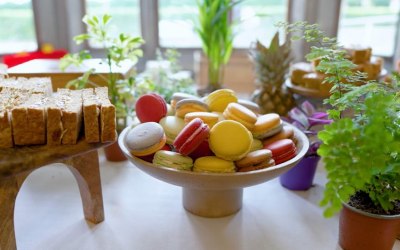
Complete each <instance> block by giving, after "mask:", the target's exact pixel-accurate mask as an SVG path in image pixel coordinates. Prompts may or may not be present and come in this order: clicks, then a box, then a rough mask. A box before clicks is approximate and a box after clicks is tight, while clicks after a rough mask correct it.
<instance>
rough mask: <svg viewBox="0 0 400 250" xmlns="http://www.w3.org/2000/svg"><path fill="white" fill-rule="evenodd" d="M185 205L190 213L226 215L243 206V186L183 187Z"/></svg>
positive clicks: (205, 215) (207, 215)
mask: <svg viewBox="0 0 400 250" xmlns="http://www.w3.org/2000/svg"><path fill="white" fill-rule="evenodd" d="M182 196H183V197H182V202H183V207H184V208H185V209H186V210H187V211H188V212H190V213H192V214H195V215H198V216H202V217H210V218H218V217H224V216H228V215H232V214H234V213H236V212H238V211H239V210H240V209H241V208H242V200H243V199H242V198H243V188H238V189H227V190H224V189H222V190H212V189H201V190H200V189H192V188H182Z"/></svg>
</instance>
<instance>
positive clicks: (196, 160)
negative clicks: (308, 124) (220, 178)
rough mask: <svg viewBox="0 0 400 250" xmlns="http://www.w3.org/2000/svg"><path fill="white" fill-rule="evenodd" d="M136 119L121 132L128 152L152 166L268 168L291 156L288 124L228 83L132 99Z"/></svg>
mask: <svg viewBox="0 0 400 250" xmlns="http://www.w3.org/2000/svg"><path fill="white" fill-rule="evenodd" d="M135 108H136V116H137V118H138V120H139V121H140V123H139V124H136V125H133V126H132V128H131V129H130V130H129V131H128V133H127V134H126V137H125V145H126V146H127V148H128V149H129V151H130V153H131V154H132V155H134V156H136V157H139V158H141V159H143V160H145V161H148V162H151V163H153V164H154V165H156V166H162V167H169V168H174V169H177V170H186V171H195V172H211V173H232V172H247V171H254V170H259V169H264V168H268V167H271V166H274V165H277V164H280V163H283V162H285V161H288V160H290V159H292V158H293V157H295V156H296V141H295V137H294V131H293V129H292V127H291V126H288V125H284V124H283V122H282V120H281V118H280V116H279V115H278V114H275V113H270V114H259V107H258V106H257V104H255V103H253V102H251V101H247V100H241V99H238V97H237V96H236V94H235V92H234V91H232V90H230V89H219V90H216V91H214V92H212V93H210V94H209V95H207V96H205V97H203V98H199V97H196V96H193V95H189V94H184V93H175V94H174V95H173V96H172V99H171V102H170V103H166V101H165V100H164V99H163V98H162V97H161V96H160V95H158V94H155V93H151V94H145V95H142V96H141V97H139V98H138V100H137V101H136V107H135Z"/></svg>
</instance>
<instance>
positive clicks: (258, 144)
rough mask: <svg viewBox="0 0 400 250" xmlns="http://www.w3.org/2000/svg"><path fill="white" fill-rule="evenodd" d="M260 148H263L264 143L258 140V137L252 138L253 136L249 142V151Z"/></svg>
mask: <svg viewBox="0 0 400 250" xmlns="http://www.w3.org/2000/svg"><path fill="white" fill-rule="evenodd" d="M262 148H264V145H263V143H262V141H261V140H259V139H254V138H253V143H252V144H251V148H250V152H252V151H256V150H259V149H262Z"/></svg>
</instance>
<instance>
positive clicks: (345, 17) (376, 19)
mask: <svg viewBox="0 0 400 250" xmlns="http://www.w3.org/2000/svg"><path fill="white" fill-rule="evenodd" d="M399 9H400V1H399V0H344V1H343V3H342V8H341V19H340V23H339V33H338V39H339V42H340V43H341V44H343V45H344V46H368V47H371V48H372V53H373V54H375V55H380V56H393V53H394V43H395V36H396V26H397V21H398V12H399Z"/></svg>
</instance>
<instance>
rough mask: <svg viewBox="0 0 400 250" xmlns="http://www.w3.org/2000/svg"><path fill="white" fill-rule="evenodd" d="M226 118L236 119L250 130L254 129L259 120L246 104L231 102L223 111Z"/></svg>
mask: <svg viewBox="0 0 400 250" xmlns="http://www.w3.org/2000/svg"><path fill="white" fill-rule="evenodd" d="M223 115H224V117H225V119H227V120H234V121H237V122H240V123H241V124H243V125H244V126H245V127H246V128H247V129H248V130H250V131H251V130H252V129H253V128H254V125H255V123H256V121H257V116H256V114H254V112H253V111H251V110H250V109H248V108H246V107H245V106H243V105H241V104H239V103H235V102H231V103H229V104H228V106H227V107H226V108H225V111H224V112H223Z"/></svg>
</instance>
